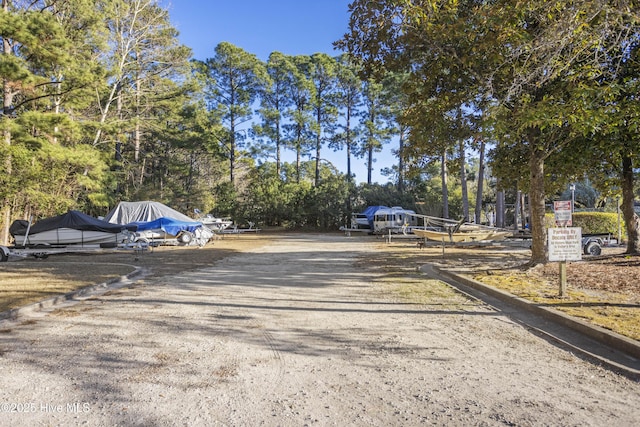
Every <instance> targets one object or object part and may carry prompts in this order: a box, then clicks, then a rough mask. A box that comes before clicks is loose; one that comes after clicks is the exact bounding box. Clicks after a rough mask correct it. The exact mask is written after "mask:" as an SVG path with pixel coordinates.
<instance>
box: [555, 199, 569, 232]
mask: <svg viewBox="0 0 640 427" xmlns="http://www.w3.org/2000/svg"><path fill="white" fill-rule="evenodd" d="M553 213H554V215H555V218H556V226H558V227H571V224H572V221H571V220H572V218H571V200H568V201H565V200H561V201H556V202H553Z"/></svg>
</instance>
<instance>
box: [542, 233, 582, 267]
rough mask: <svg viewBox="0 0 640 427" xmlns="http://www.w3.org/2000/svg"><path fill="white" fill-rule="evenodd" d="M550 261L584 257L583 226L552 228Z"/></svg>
mask: <svg viewBox="0 0 640 427" xmlns="http://www.w3.org/2000/svg"><path fill="white" fill-rule="evenodd" d="M548 231H549V233H548V236H549V261H580V260H581V259H582V228H580V227H564V228H550V229H549V230H548Z"/></svg>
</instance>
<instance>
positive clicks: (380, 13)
mask: <svg viewBox="0 0 640 427" xmlns="http://www.w3.org/2000/svg"><path fill="white" fill-rule="evenodd" d="M350 10H351V12H352V16H351V22H350V32H349V33H348V34H347V35H346V36H345V38H344V39H343V40H342V41H341V42H339V46H341V47H345V48H347V49H348V50H349V52H351V53H352V54H354V55H355V56H356V57H358V58H360V59H362V60H363V61H364V64H365V66H366V68H367V69H368V71H369V72H370V73H371V74H372V75H374V76H377V75H380V74H381V73H382V72H384V71H385V70H389V69H391V70H397V71H410V79H409V83H408V84H407V85H405V91H407V93H408V94H409V97H410V105H411V106H410V108H409V109H408V111H409V112H410V114H409V115H408V116H407V117H405V120H407V121H408V122H409V123H411V124H412V140H411V143H412V144H414V145H415V144H417V145H418V146H419V147H424V146H425V142H428V143H429V145H431V144H433V143H435V144H436V145H435V147H436V148H439V149H440V150H442V146H441V147H438V144H443V143H444V147H450V144H449V143H446V141H443V138H444V137H446V136H451V134H452V132H451V130H452V129H455V128H452V127H451V126H447V124H446V123H447V118H451V116H452V115H451V112H452V111H455V109H459V108H463V107H465V106H467V107H471V109H477V108H482V107H484V105H485V100H490V101H491V103H492V104H493V105H494V106H495V107H496V108H495V109H492V111H491V112H492V115H491V118H492V119H493V121H492V125H493V127H492V131H493V133H494V134H495V136H496V139H497V141H498V142H499V144H500V145H499V147H498V149H497V150H496V152H497V155H496V159H499V160H500V165H499V166H502V167H503V170H505V171H507V172H506V173H505V175H504V178H507V177H514V175H519V176H517V177H515V178H516V179H519V185H521V186H522V187H526V189H527V190H528V192H529V195H530V207H531V209H530V210H531V212H530V216H531V226H532V235H533V247H532V262H533V263H537V262H544V261H545V260H546V237H545V235H546V229H545V227H544V206H545V199H546V196H547V194H548V193H547V192H546V189H545V176H547V175H548V171H546V170H545V163H546V162H550V158H551V157H553V156H555V155H556V154H557V153H559V152H562V151H565V150H574V152H580V151H579V150H576V146H575V145H574V144H573V142H574V141H576V140H577V139H578V138H579V137H584V136H586V135H593V133H594V132H596V131H597V130H598V128H599V127H600V126H602V122H599V121H598V120H597V119H598V117H602V115H601V114H600V115H599V114H593V111H590V110H589V108H590V106H591V105H592V102H593V101H594V99H596V98H594V97H593V95H595V94H596V93H597V91H596V90H595V88H596V87H597V86H598V85H601V84H602V83H605V81H604V80H603V79H602V78H601V76H606V75H608V72H607V71H606V70H613V69H615V68H616V67H617V65H618V64H619V63H620V62H621V60H623V59H624V58H625V55H626V56H630V55H629V52H632V51H633V49H630V46H633V45H635V41H636V40H637V39H638V37H637V34H638V32H637V30H636V26H637V18H636V14H637V11H636V9H635V8H629V7H628V5H627V3H626V2H613V3H611V2H603V1H598V0H593V1H587V2H564V1H563V2H560V1H532V2H524V3H516V4H514V3H513V2H507V1H497V2H484V1H474V0H470V1H455V2H454V1H451V2H431V1H414V0H400V1H380V2H369V1H366V0H356V1H354V2H353V3H352V4H351V6H350ZM609 87H610V86H609ZM425 117H428V118H429V119H430V120H429V121H425V120H424V118H425ZM421 122H422V123H423V124H422V125H421ZM434 122H435V126H434V125H433V123H434ZM424 123H429V124H428V125H426V126H425V125H424ZM452 123H454V122H453V121H452ZM438 129H440V130H441V132H436V133H434V131H437V130H438ZM416 134H417V135H416ZM416 136H419V138H416ZM507 146H508V147H509V148H506V147H507ZM435 151H436V152H437V151H438V149H436V150H435ZM410 157H415V156H410ZM443 158H444V157H443ZM546 164H547V166H548V165H549V164H550V163H546ZM522 169H524V170H527V174H526V175H524V174H517V172H518V170H522ZM494 170H495V171H496V172H498V173H500V172H501V170H500V168H499V167H496V168H495V169H494ZM514 170H515V171H516V174H514V173H513V171H514ZM443 188H446V185H444V186H443ZM627 196H630V195H627ZM630 237H632V236H631V235H630Z"/></svg>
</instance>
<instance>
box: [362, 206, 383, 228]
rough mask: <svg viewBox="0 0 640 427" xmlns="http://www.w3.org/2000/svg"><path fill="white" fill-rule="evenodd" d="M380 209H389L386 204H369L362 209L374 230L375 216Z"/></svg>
mask: <svg viewBox="0 0 640 427" xmlns="http://www.w3.org/2000/svg"><path fill="white" fill-rule="evenodd" d="M380 209H389V208H388V207H386V206H368V207H367V208H366V209H365V210H363V211H362V214H363V215H366V216H367V221H369V227H370V228H371V229H372V230H373V216H374V215H375V214H376V212H377V211H379V210H380Z"/></svg>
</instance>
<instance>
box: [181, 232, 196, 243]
mask: <svg viewBox="0 0 640 427" xmlns="http://www.w3.org/2000/svg"><path fill="white" fill-rule="evenodd" d="M178 240H179V241H180V242H182V243H184V244H185V245H186V244H189V243H191V241H192V240H193V234H191V233H190V232H188V231H183V232H182V234H180V236H179V237H178Z"/></svg>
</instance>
